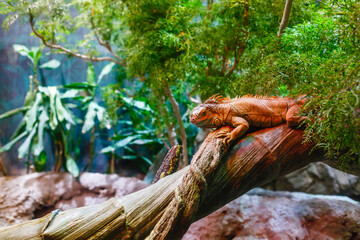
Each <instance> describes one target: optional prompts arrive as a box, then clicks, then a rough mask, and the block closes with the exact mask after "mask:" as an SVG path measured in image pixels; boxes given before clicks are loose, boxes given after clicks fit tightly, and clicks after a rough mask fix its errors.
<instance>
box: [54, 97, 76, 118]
mask: <svg viewBox="0 0 360 240" xmlns="http://www.w3.org/2000/svg"><path fill="white" fill-rule="evenodd" d="M55 102H56V113H57V116H58V119H59V121H60V122H62V121H64V119H65V120H66V121H67V122H68V123H70V124H72V125H75V122H74V120H73V119H72V116H71V114H70V113H69V112H68V110H67V109H66V108H65V107H64V106H63V105H62V103H61V100H60V98H59V94H57V95H56V96H55Z"/></svg>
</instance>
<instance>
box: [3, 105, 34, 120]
mask: <svg viewBox="0 0 360 240" xmlns="http://www.w3.org/2000/svg"><path fill="white" fill-rule="evenodd" d="M29 109H30V106H24V107H19V108H15V109H13V110H10V111H7V112H6V113H3V114H1V115H0V119H4V118H8V117H11V116H13V115H15V114H18V113H21V112H24V111H26V110H29Z"/></svg>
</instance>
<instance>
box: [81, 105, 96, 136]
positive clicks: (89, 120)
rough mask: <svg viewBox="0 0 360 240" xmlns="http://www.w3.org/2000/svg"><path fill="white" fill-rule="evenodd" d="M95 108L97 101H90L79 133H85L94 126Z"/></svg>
mask: <svg viewBox="0 0 360 240" xmlns="http://www.w3.org/2000/svg"><path fill="white" fill-rule="evenodd" d="M96 108H97V103H96V102H90V104H89V107H88V111H87V113H86V115H85V121H84V125H83V127H82V129H81V133H83V134H84V133H86V132H87V131H89V130H90V129H91V128H92V127H93V126H94V124H95V117H96Z"/></svg>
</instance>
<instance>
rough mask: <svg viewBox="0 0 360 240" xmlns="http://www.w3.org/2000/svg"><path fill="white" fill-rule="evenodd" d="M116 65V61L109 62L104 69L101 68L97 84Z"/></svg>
mask: <svg viewBox="0 0 360 240" xmlns="http://www.w3.org/2000/svg"><path fill="white" fill-rule="evenodd" d="M114 66H115V63H114V62H111V63H109V64H107V65H106V66H105V67H104V68H103V69H102V70H101V73H100V75H99V78H98V81H97V84H98V85H99V84H100V82H101V81H102V79H103V78H104V76H106V75H107V74H109V73H110V72H111V70H112V68H113V67H114Z"/></svg>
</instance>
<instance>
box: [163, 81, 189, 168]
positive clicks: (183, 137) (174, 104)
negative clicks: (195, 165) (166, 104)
mask: <svg viewBox="0 0 360 240" xmlns="http://www.w3.org/2000/svg"><path fill="white" fill-rule="evenodd" d="M164 91H165V94H166V96H167V97H168V99H169V101H170V103H171V107H172V109H173V111H174V114H175V117H176V120H177V122H178V123H179V129H180V139H181V145H182V153H183V154H182V155H183V156H182V161H181V162H180V165H179V167H180V168H183V167H185V166H187V165H188V149H187V135H186V132H185V126H184V123H183V121H182V119H181V114H180V109H179V104H178V103H177V102H176V100H175V98H174V96H173V94H172V92H171V89H170V87H169V85H168V84H167V83H165V86H164Z"/></svg>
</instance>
